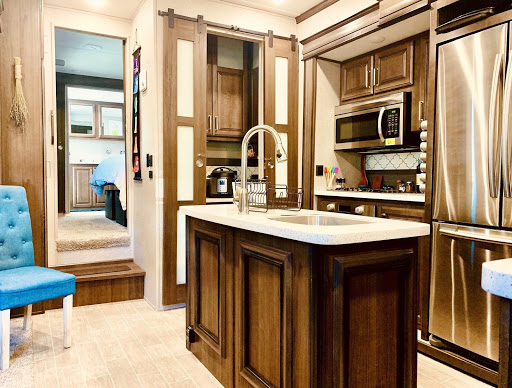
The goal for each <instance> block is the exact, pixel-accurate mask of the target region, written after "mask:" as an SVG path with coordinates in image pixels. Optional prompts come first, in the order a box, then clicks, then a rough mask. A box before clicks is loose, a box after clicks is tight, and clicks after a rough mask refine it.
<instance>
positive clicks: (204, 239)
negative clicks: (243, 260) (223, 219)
mask: <svg viewBox="0 0 512 388" xmlns="http://www.w3.org/2000/svg"><path fill="white" fill-rule="evenodd" d="M188 231H189V232H188V239H189V241H188V247H189V252H188V287H187V299H188V304H187V348H188V349H189V350H190V351H191V352H192V353H194V355H195V356H196V357H197V358H198V359H199V361H201V363H202V364H204V365H205V366H206V367H207V368H208V369H209V370H210V372H212V374H213V375H214V376H215V377H216V378H217V380H219V381H220V382H221V383H222V385H223V386H225V387H232V386H233V373H234V369H233V368H234V361H233V327H234V318H233V231H232V229H230V228H227V227H223V226H220V225H217V224H212V223H208V222H204V221H200V220H196V219H189V221H188Z"/></svg>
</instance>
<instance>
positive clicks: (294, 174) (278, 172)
mask: <svg viewBox="0 0 512 388" xmlns="http://www.w3.org/2000/svg"><path fill="white" fill-rule="evenodd" d="M264 60H265V83H264V85H265V86H264V88H265V124H267V125H270V126H271V127H274V128H275V129H276V130H277V132H278V133H279V135H280V136H281V140H282V142H283V145H284V147H285V149H286V152H287V153H288V161H286V162H283V163H277V160H276V155H275V144H274V141H273V140H272V139H271V138H270V136H268V135H266V136H265V175H266V176H268V177H269V179H270V181H271V182H273V183H276V184H286V185H288V186H289V187H297V185H298V152H299V151H298V108H299V102H298V101H299V100H298V91H299V53H298V45H297V42H296V40H295V37H293V42H292V41H290V39H280V38H276V37H268V36H267V37H265V52H264Z"/></svg>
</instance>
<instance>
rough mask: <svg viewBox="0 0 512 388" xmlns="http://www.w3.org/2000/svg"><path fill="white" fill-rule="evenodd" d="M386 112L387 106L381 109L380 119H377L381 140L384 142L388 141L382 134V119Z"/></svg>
mask: <svg viewBox="0 0 512 388" xmlns="http://www.w3.org/2000/svg"><path fill="white" fill-rule="evenodd" d="M384 112H386V108H385V107H382V108H381V109H380V113H379V119H378V120H377V131H378V133H379V137H380V141H381V142H383V143H384V142H385V141H386V139H385V138H384V135H383V134H382V119H383V118H384Z"/></svg>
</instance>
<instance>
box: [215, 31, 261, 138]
mask: <svg viewBox="0 0 512 388" xmlns="http://www.w3.org/2000/svg"><path fill="white" fill-rule="evenodd" d="M253 53H254V51H253V43H250V42H244V41H242V40H238V39H232V38H226V37H220V36H216V35H209V36H208V70H207V83H208V90H207V101H206V104H207V115H208V120H207V125H208V127H207V129H206V131H207V135H208V139H209V140H240V139H241V138H242V137H243V136H244V135H245V132H246V131H247V129H248V128H249V125H250V124H251V123H250V121H251V120H250V117H251V112H250V111H251V105H250V104H251V96H250V94H251V93H250V89H251V88H250V83H251V79H252V75H253V73H254V72H253V71H252V70H253V69H252V68H253V64H254V62H255V61H254V60H253Z"/></svg>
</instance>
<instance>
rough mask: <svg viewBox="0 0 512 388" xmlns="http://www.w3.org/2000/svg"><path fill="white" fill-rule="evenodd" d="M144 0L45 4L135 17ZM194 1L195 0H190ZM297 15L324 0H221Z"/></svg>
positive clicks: (60, 0)
mask: <svg viewBox="0 0 512 388" xmlns="http://www.w3.org/2000/svg"><path fill="white" fill-rule="evenodd" d="M143 1H144V0H45V2H44V3H45V5H47V4H48V5H54V6H58V7H64V8H72V9H77V10H80V11H87V12H94V13H99V14H102V15H108V16H115V17H119V18H123V19H133V18H134V16H135V14H136V12H137V10H138V9H139V7H140V5H141V4H142V2H143ZM181 1H185V0H181ZM188 1H194V0H188ZM219 1H222V2H225V3H232V4H240V5H245V6H247V7H250V8H256V9H261V10H265V11H269V12H273V13H277V14H281V15H285V16H291V17H295V16H298V15H300V14H301V13H303V12H304V11H307V10H308V9H310V8H311V7H314V6H315V5H317V4H318V3H321V2H322V0H219Z"/></svg>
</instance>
